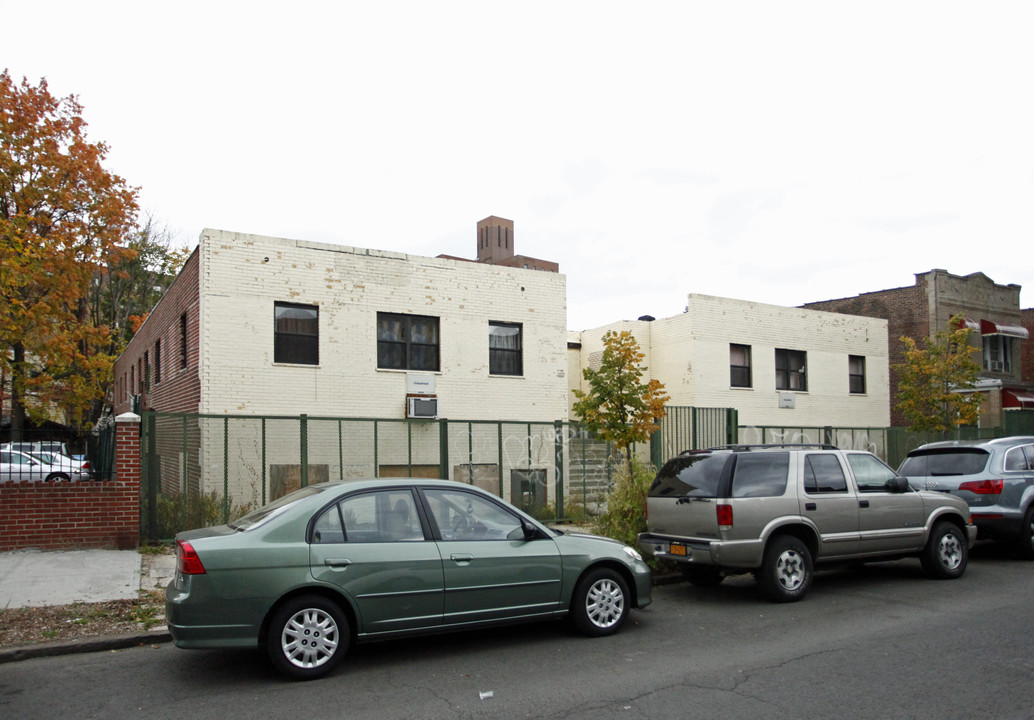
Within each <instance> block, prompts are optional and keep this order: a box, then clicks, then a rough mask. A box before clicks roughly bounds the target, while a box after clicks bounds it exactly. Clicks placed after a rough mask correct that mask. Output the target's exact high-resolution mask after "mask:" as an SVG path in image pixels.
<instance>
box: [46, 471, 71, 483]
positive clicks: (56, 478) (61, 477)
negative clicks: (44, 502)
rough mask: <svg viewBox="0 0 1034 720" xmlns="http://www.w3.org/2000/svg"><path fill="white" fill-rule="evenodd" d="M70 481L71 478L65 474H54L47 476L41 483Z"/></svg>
mask: <svg viewBox="0 0 1034 720" xmlns="http://www.w3.org/2000/svg"><path fill="white" fill-rule="evenodd" d="M71 479H72V478H71V477H69V476H68V475H67V474H66V473H63V472H55V473H50V474H49V475H47V477H45V478H44V479H43V482H67V481H69V480H71Z"/></svg>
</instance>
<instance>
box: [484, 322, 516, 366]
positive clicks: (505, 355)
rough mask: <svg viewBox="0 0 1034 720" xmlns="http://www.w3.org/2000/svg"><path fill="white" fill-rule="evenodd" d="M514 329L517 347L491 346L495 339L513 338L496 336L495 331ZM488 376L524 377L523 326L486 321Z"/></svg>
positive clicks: (508, 335)
mask: <svg viewBox="0 0 1034 720" xmlns="http://www.w3.org/2000/svg"><path fill="white" fill-rule="evenodd" d="M497 328H498V329H502V328H507V329H514V328H516V330H517V334H516V338H517V346H516V347H515V348H510V347H500V346H496V345H493V342H495V341H496V339H497V338H506V337H514V336H513V335H510V334H507V335H503V334H496V333H494V332H493V330H495V329H497ZM488 374H489V375H505V376H509V377H521V376H523V375H524V326H523V324H521V323H514V322H502V321H497V320H489V321H488Z"/></svg>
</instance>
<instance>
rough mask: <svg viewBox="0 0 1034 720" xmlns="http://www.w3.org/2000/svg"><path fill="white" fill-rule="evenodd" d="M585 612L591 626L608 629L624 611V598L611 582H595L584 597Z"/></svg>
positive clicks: (618, 588)
mask: <svg viewBox="0 0 1034 720" xmlns="http://www.w3.org/2000/svg"><path fill="white" fill-rule="evenodd" d="M585 611H586V613H587V614H588V616H589V620H591V621H592V624H593V625H595V626H596V627H598V628H609V627H611V626H612V625H614V624H615V623H616V622H617V621H618V620H620V619H621V615H622V613H623V612H624V611H625V596H624V594H623V593H622V592H621V586H619V585H618V584H617V583H616V582H614V581H613V580H608V579H603V580H598V581H596V582H595V583H594V584H593V586H592V587H591V588H589V592H588V594H587V595H586V596H585Z"/></svg>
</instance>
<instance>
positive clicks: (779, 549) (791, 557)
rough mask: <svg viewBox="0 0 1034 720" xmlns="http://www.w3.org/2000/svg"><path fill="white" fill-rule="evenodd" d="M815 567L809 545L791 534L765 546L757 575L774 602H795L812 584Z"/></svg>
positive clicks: (780, 536)
mask: <svg viewBox="0 0 1034 720" xmlns="http://www.w3.org/2000/svg"><path fill="white" fill-rule="evenodd" d="M812 570H813V565H812V560H811V553H810V552H809V551H808V546H807V545H805V544H804V543H803V542H801V541H800V540H799V539H797V538H795V537H793V536H792V535H779V536H777V537H774V538H772V540H771V541H770V542H769V543H768V547H766V548H765V557H764V559H763V560H762V562H761V569H760V570H758V572H757V573H756V577H757V580H758V582H759V583H760V584H761V588H762V589H763V590H764V591H765V594H766V595H767V596H768V598H769V599H770V600H772V601H773V602H781V603H785V602H795V601H797V600H800V599H801V598H803V597H804V596H805V594H806V593H807V592H808V588H810V587H811V577H812Z"/></svg>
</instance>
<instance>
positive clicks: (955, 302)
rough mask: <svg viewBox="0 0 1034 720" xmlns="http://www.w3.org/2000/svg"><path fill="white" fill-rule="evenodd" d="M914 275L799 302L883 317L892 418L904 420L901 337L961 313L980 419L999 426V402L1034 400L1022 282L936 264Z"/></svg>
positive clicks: (931, 330) (922, 334)
mask: <svg viewBox="0 0 1034 720" xmlns="http://www.w3.org/2000/svg"><path fill="white" fill-rule="evenodd" d="M915 277H916V283H915V285H912V286H910V287H902V288H892V289H889V290H878V291H875V292H870V293H863V294H861V295H857V296H855V297H849V298H840V299H836V300H824V301H821V302H812V303H806V304H804V305H802V306H801V307H804V308H810V309H814V310H826V311H829V312H835V313H844V314H847V315H862V316H867V317H877V318H883V319H884V320H886V321H887V334H888V346H889V355H890V366H891V369H890V400H889V401H890V406H891V407H890V411H891V423H892V424H893V425H904V424H905V421H904V418H903V416H902V415H901V413H900V412H898V411H896V410H895V409H894V407H893V406H894V402H895V400H894V398H895V397H896V396H897V392H898V385H899V374H898V373H897V371H895V370H894V365H895V364H900V363H901V362H903V361H904V346H903V345H902V343H901V338H902V337H905V336H907V337H911V338H916V339H917V340H918V339H920V338H932V337H933V336H934V335H936V334H937V333H938V332H940V331H942V330H944V329H945V328H946V327H947V323H948V321H949V320H950V319H951V318H952V317H953V316H954V315H961V316H962V317H963V318H965V320H966V322H967V324H968V325H969V326H970V327H972V328H973V329H974V333H973V335H972V342H973V350H974V351H979V354H980V360H979V361H980V362H981V367H982V372H981V375H980V379H979V383H978V387H979V388H980V390H981V392H983V393H984V394H985V395H986V398H985V401H984V403H983V405H982V407H981V424H982V425H987V426H989V427H998V426H1000V425H1001V412H1002V410H1003V408H1007V407H1010V406H1012V407H1023V406H1024V403H1026V402H1031V401H1034V397H1031V398H1030V400H1027V398H1028V396H1029V388H1030V385H1029V382H1028V379H1029V378H1031V377H1032V376H1031V375H1030V374H1025V373H1024V371H1023V363H1024V362H1025V361H1026V362H1029V361H1028V360H1025V358H1029V357H1030V352H1031V350H1030V348H1029V347H1028V346H1029V345H1030V343H1029V342H1028V338H1029V336H1030V331H1029V330H1028V329H1026V328H1025V327H1024V313H1022V312H1021V310H1020V286H1019V285H1014V284H1010V285H999V284H997V283H995V282H994V281H993V280H991V279H990V278H989V277H987V276H986V275H984V274H983V273H973V274H971V275H965V276H960V275H952V274H951V273H949V272H948V271H946V270H939V269H935V270H930V271H929V272H925V273H917V274H916V276H915ZM1027 327H1029V318H1028V325H1027Z"/></svg>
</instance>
